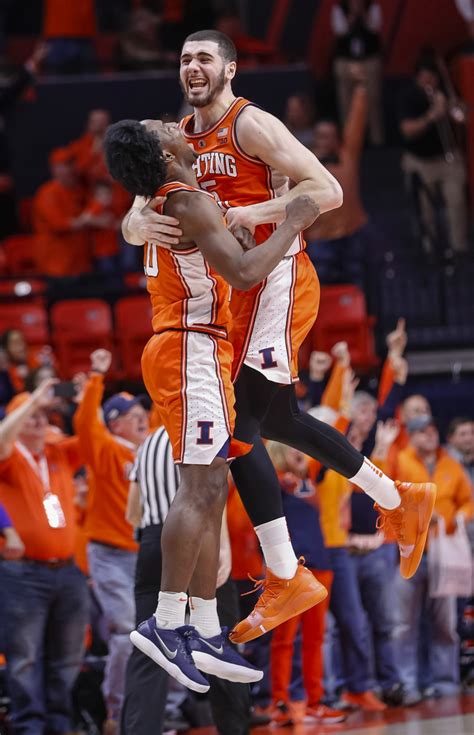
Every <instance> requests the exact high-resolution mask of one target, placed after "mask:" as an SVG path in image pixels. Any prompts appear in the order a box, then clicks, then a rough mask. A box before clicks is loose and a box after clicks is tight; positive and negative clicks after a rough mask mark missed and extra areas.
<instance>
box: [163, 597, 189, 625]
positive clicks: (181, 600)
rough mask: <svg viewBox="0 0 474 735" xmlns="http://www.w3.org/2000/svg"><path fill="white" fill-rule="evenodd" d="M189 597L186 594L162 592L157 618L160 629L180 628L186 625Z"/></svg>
mask: <svg viewBox="0 0 474 735" xmlns="http://www.w3.org/2000/svg"><path fill="white" fill-rule="evenodd" d="M187 602H188V596H187V594H186V592H160V594H159V595H158V607H157V608H156V612H155V618H156V624H157V626H158V627H159V628H179V627H180V626H181V625H184V618H185V615H186V605H187Z"/></svg>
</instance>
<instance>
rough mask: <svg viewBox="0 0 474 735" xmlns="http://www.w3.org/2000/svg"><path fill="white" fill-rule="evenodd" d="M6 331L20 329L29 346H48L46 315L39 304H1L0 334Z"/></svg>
mask: <svg viewBox="0 0 474 735" xmlns="http://www.w3.org/2000/svg"><path fill="white" fill-rule="evenodd" d="M7 329H21V331H22V332H23V334H24V335H25V338H26V341H27V342H28V344H29V345H32V346H35V345H36V346H39V345H45V344H48V343H49V341H50V339H49V330H48V315H47V313H46V309H44V307H43V306H41V305H39V304H18V303H15V304H2V306H1V308H0V333H2V332H4V331H5V330H7Z"/></svg>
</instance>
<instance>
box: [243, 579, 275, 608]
mask: <svg viewBox="0 0 474 735" xmlns="http://www.w3.org/2000/svg"><path fill="white" fill-rule="evenodd" d="M247 576H248V578H249V579H250V581H251V582H253V583H254V587H253V589H251V590H249V591H248V592H243V593H242V595H241V597H246V596H247V595H253V594H254V593H255V592H259V591H260V590H261V592H262V594H261V595H260V597H259V599H258V600H257V604H256V605H255V607H262V606H263V607H265V605H266V604H267V602H268V598H269V597H271V598H273V597H277V596H278V589H277V588H279V582H278V580H273V581H272V580H270V579H266V578H265V579H254V577H252V575H251V574H248V575H247ZM264 598H265V599H264Z"/></svg>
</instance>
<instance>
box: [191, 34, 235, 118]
mask: <svg viewBox="0 0 474 735" xmlns="http://www.w3.org/2000/svg"><path fill="white" fill-rule="evenodd" d="M234 73H235V63H234V62H231V63H229V64H225V63H224V60H223V58H222V56H221V55H220V52H219V45H218V44H217V43H215V42H214V41H189V42H188V43H185V44H184V46H183V50H182V52H181V66H180V70H179V79H180V82H181V87H182V89H183V93H184V96H185V97H186V100H187V102H188V103H189V104H190V105H192V106H193V107H207V105H210V104H211V103H212V102H214V100H215V99H216V98H217V97H218V96H219V95H220V94H221V92H222V90H223V89H224V87H225V85H226V82H227V81H230V80H231V79H232V77H233V76H234Z"/></svg>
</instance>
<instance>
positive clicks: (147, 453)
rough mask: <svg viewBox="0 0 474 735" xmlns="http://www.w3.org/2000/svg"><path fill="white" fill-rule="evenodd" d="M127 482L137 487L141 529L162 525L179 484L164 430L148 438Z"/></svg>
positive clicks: (140, 450) (139, 452) (161, 429)
mask: <svg viewBox="0 0 474 735" xmlns="http://www.w3.org/2000/svg"><path fill="white" fill-rule="evenodd" d="M129 479H130V480H131V481H132V482H138V484H139V485H140V500H141V506H142V521H141V524H140V528H146V527H147V526H152V525H154V524H158V523H161V524H163V523H164V522H165V519H166V516H167V514H168V511H169V508H170V505H171V503H172V502H173V498H174V496H175V495H176V492H177V490H178V484H179V472H178V468H177V466H176V465H175V463H174V461H173V452H172V449H171V443H170V440H169V437H168V434H167V433H166V431H165V429H164V427H163V426H161V427H160V428H159V429H157V430H156V431H154V432H153V434H150V436H148V437H147V438H146V439H145V441H144V442H143V444H142V445H141V447H140V449H139V450H138V454H137V458H136V460H135V464H134V466H133V469H132V471H131V473H130V476H129Z"/></svg>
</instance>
